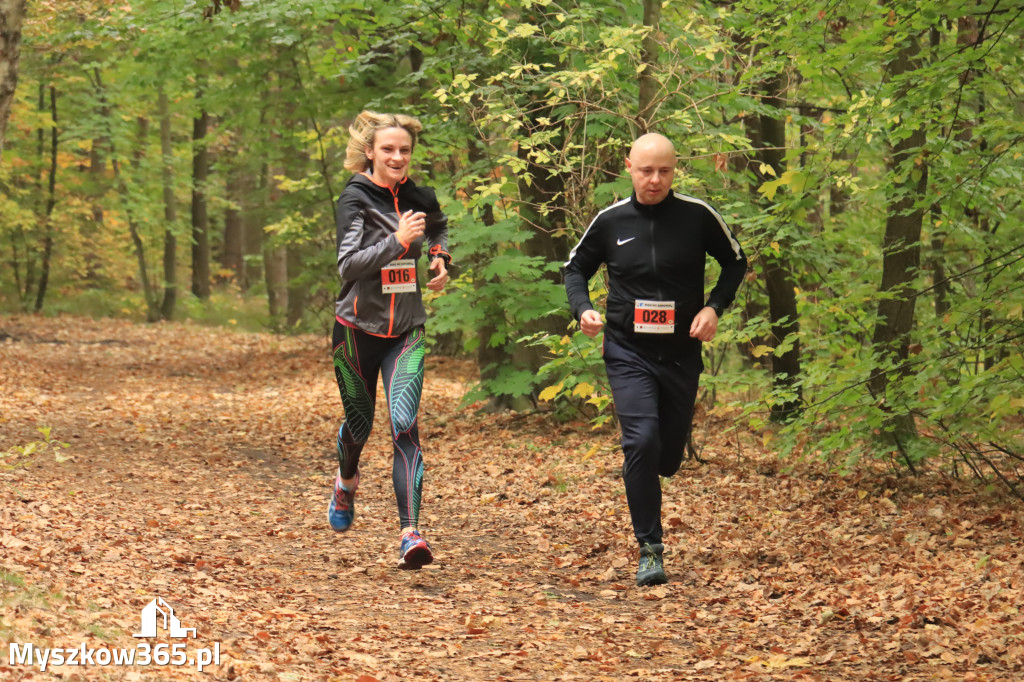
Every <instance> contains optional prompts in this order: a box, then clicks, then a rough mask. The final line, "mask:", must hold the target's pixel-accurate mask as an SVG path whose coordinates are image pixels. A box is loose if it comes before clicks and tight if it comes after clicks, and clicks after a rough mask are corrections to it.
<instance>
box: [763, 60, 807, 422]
mask: <svg viewBox="0 0 1024 682" xmlns="http://www.w3.org/2000/svg"><path fill="white" fill-rule="evenodd" d="M765 93H766V96H765V98H764V103H765V104H766V105H767V106H770V107H772V108H773V109H775V110H776V111H778V114H776V115H775V116H769V115H767V114H761V116H760V124H761V142H762V145H763V146H762V149H761V160H762V161H763V162H764V163H766V164H768V165H769V166H771V167H772V168H773V169H774V170H775V174H776V177H778V176H781V175H782V173H783V171H784V170H785V168H784V167H783V158H782V150H783V149H784V148H785V146H786V115H785V112H784V111H783V102H782V99H781V95H782V79H781V77H780V76H778V75H776V76H774V77H773V78H770V79H769V80H768V81H766V82H765ZM778 241H779V253H778V254H775V255H772V254H770V253H769V254H768V255H766V256H765V265H764V276H765V286H766V288H767V289H768V314H769V316H770V318H771V322H772V336H774V337H775V338H774V345H776V346H777V345H779V344H781V343H782V342H783V341H785V340H786V339H787V338H788V337H790V335H793V339H794V341H793V346H792V348H790V349H789V350H788V351H786V352H785V353H783V354H782V355H774V356H772V386H773V388H774V389H775V390H776V391H779V392H782V393H785V394H792V395H793V397H791V398H789V399H787V400H784V401H783V402H781V403H776V402H774V401H773V403H772V405H771V407H770V410H771V418H772V419H773V420H776V421H787V420H790V419H792V418H794V417H796V416H797V414H798V413H799V410H800V405H801V402H802V400H801V391H800V385H799V380H800V341H799V337H798V336H796V335H797V334H799V332H800V322H799V317H798V314H797V307H796V290H795V289H794V282H793V278H792V276H791V275H790V265H789V258H788V254H789V252H790V249H791V246H790V245H789V244H788V243H787V240H785V239H781V238H780V239H779V240H778Z"/></svg>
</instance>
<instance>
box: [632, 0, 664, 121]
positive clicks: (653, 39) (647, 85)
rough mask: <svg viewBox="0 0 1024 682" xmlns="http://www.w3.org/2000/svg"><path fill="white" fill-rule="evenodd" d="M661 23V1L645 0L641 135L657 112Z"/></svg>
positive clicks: (638, 117) (641, 73) (640, 84)
mask: <svg viewBox="0 0 1024 682" xmlns="http://www.w3.org/2000/svg"><path fill="white" fill-rule="evenodd" d="M660 23H661V0H644V27H645V28H647V35H645V36H644V39H643V53H642V54H641V56H640V61H641V64H642V65H643V67H644V69H643V71H641V72H640V83H639V86H640V87H639V90H640V97H639V102H638V106H637V117H636V119H637V124H638V127H639V128H640V134H641V135H642V134H644V133H646V132H648V131H649V130H650V128H651V123H652V121H653V119H654V114H655V112H656V111H657V106H656V105H655V96H656V94H657V92H658V79H657V78H656V77H655V71H656V69H657V68H658V25H659V24H660Z"/></svg>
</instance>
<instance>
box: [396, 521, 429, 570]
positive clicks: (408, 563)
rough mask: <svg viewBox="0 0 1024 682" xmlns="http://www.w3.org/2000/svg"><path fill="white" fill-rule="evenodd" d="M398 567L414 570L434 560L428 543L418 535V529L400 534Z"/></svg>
mask: <svg viewBox="0 0 1024 682" xmlns="http://www.w3.org/2000/svg"><path fill="white" fill-rule="evenodd" d="M398 553H399V555H400V558H399V559H398V567H399V568H405V569H409V570H416V569H417V568H420V567H421V566H426V565H427V564H429V563H430V562H432V561H433V560H434V555H433V553H432V552H431V551H430V545H429V544H427V541H426V540H424V539H423V538H422V537H420V533H419V531H416V530H410V531H407V532H405V533H403V534H402V545H401V547H400V548H399V550H398Z"/></svg>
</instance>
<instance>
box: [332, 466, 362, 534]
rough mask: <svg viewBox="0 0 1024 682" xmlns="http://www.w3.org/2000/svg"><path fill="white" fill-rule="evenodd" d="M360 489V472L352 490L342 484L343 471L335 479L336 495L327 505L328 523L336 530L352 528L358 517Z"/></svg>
mask: <svg viewBox="0 0 1024 682" xmlns="http://www.w3.org/2000/svg"><path fill="white" fill-rule="evenodd" d="M358 487H359V473H358V472H356V480H355V483H353V484H352V490H349V489H348V488H346V487H345V486H343V485H342V484H341V471H340V470H339V471H338V475H337V477H336V478H335V479H334V495H332V496H331V503H330V504H329V505H327V522H328V523H329V524H331V528H333V529H334V530H336V531H339V532H340V531H345V530H348V529H349V528H351V527H352V520H353V519H354V518H355V516H356V488H358Z"/></svg>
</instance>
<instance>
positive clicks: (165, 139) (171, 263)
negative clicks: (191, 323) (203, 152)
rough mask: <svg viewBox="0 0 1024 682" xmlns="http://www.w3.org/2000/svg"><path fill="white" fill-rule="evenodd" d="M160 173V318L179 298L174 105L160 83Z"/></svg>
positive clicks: (171, 313)
mask: <svg viewBox="0 0 1024 682" xmlns="http://www.w3.org/2000/svg"><path fill="white" fill-rule="evenodd" d="M159 107H160V156H161V164H160V176H161V180H162V183H163V191H164V295H163V300H162V301H161V302H160V318H161V319H164V320H170V319H171V318H173V317H174V306H175V304H176V303H177V301H178V237H177V235H176V234H175V231H176V229H177V225H178V206H177V202H176V200H175V198H174V175H173V170H172V166H173V163H174V161H173V149H172V146H171V108H170V103H169V102H168V101H167V93H166V92H165V91H164V88H163V86H162V85H161V86H160V95H159Z"/></svg>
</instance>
